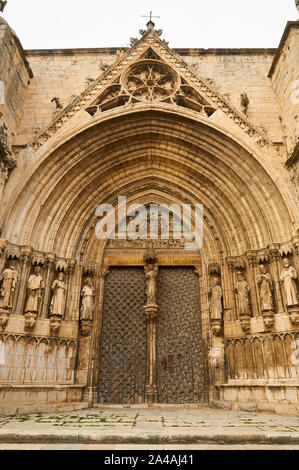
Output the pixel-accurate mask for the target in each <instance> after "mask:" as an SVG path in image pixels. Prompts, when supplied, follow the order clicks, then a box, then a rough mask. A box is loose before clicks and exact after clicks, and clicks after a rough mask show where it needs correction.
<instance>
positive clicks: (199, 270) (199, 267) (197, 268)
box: [194, 266, 202, 277]
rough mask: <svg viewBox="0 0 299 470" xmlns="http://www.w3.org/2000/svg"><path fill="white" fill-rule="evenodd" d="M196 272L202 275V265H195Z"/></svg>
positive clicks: (199, 275)
mask: <svg viewBox="0 0 299 470" xmlns="http://www.w3.org/2000/svg"><path fill="white" fill-rule="evenodd" d="M194 272H195V273H196V274H197V275H198V277H201V276H202V266H194Z"/></svg>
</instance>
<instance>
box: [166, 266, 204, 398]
mask: <svg viewBox="0 0 299 470" xmlns="http://www.w3.org/2000/svg"><path fill="white" fill-rule="evenodd" d="M157 300H158V302H157V303H158V305H159V310H158V315H157V385H158V402H159V403H198V402H204V401H206V386H205V374H204V353H203V341H202V325H201V314H200V298H199V282H198V277H197V275H196V273H195V272H194V268H191V267H190V268H189V267H178V268H176V267H174V268H173V267H169V268H168V267H160V268H159V275H158V293H157Z"/></svg>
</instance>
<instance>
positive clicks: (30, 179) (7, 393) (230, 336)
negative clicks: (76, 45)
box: [0, 19, 299, 414]
mask: <svg viewBox="0 0 299 470" xmlns="http://www.w3.org/2000/svg"><path fill="white" fill-rule="evenodd" d="M298 26H299V22H298V21H295V22H289V23H288V24H287V26H286V29H285V32H284V34H283V38H282V41H281V44H280V46H279V48H278V49H277V50H274V49H273V50H254V49H252V50H251V49H240V50H239V49H236V50H221V49H215V50H201V49H188V50H186V49H176V50H172V49H170V48H169V47H168V46H167V44H166V43H165V41H163V40H161V38H160V33H161V32H160V31H155V28H154V24H153V23H152V22H151V21H150V22H149V23H148V24H147V30H145V31H141V37H140V39H139V40H137V41H134V43H133V45H132V47H131V48H129V49H127V50H121V49H120V50H117V49H113V48H112V49H88V50H86V49H79V50H43V51H33V50H30V51H24V50H23V49H22V46H21V44H20V42H19V40H18V39H17V36H16V35H15V33H13V32H12V30H11V29H10V27H9V25H8V24H7V23H6V22H5V21H4V20H2V19H0V64H2V65H1V69H0V70H1V72H0V74H1V75H0V78H1V80H2V81H3V82H4V84H5V90H6V100H5V104H1V105H0V128H1V133H0V137H1V140H0V172H1V173H0V177H1V178H2V179H1V181H0V228H1V237H2V238H1V239H0V273H1V277H0V289H1V290H0V325H1V330H2V331H1V333H0V346H1V348H2V349H1V348H0V394H1V397H2V403H3V404H5V403H7V406H15V405H16V403H18V404H20V406H21V407H23V408H22V409H24V407H26V406H28V407H30V406H32V405H33V404H35V405H36V403H38V404H40V405H41V406H46V405H47V404H48V405H49V406H54V405H55V404H57V406H60V407H61V406H63V404H65V405H66V406H68V404H69V403H72V404H73V406H76V407H78V406H80V403H81V404H82V406H86V403H89V404H92V403H96V402H103V401H105V397H107V396H109V397H117V396H121V397H122V398H121V400H124V401H125V400H126V399H125V398H124V397H126V396H128V395H126V393H127V392H126V390H129V388H130V387H131V388H130V395H129V396H130V402H131V403H133V402H134V400H137V402H138V403H140V401H142V400H144V401H146V400H147V401H148V402H150V403H151V402H155V401H157V400H159V396H163V397H172V398H169V400H170V402H176V403H182V402H184V401H186V400H187V401H188V400H189V401H194V402H196V401H202V400H204V401H209V402H210V403H211V404H216V405H217V404H221V403H222V405H223V406H231V407H232V408H238V407H241V409H242V407H243V408H244V407H246V406H247V407H249V408H250V407H257V406H258V407H259V408H260V409H267V410H273V411H277V412H284V413H293V414H296V413H297V412H298V409H299V395H298V393H299V354H298V353H297V349H298V348H299V346H298V345H299V297H298V295H299V285H298V274H299V210H298V194H299V192H298V174H297V173H298V171H297V170H298V143H297V142H298V134H299V133H298V111H299V109H298V106H299V105H298V89H299V82H298V80H299V69H298V63H299V62H298V60H297V58H298V54H299V36H298V31H299V29H298ZM123 195H125V196H126V197H127V203H128V204H143V205H145V206H147V207H148V206H149V205H150V204H154V203H155V204H162V203H165V204H168V205H171V204H178V205H181V204H182V203H193V204H199V203H200V204H203V206H204V239H203V247H202V249H201V250H195V251H194V252H192V253H188V254H187V253H186V251H185V250H184V249H183V245H182V243H181V241H180V240H176V239H170V240H163V239H159V240H156V241H155V243H154V247H153V250H154V252H153V251H150V252H149V251H148V250H149V248H148V245H147V241H146V240H135V241H134V240H129V239H124V240H122V239H120V240H110V241H109V242H107V241H105V240H99V239H98V238H97V237H96V230H95V227H96V224H97V222H98V217H96V214H95V211H96V208H97V207H98V206H99V205H100V204H101V203H108V204H111V205H112V206H114V207H116V206H117V201H118V197H119V196H123ZM153 253H154V254H153ZM285 259H287V260H288V261H286V260H285ZM37 267H38V269H37ZM115 267H118V268H117V269H120V268H121V267H123V268H124V269H125V270H129V271H128V272H131V271H130V269H133V270H134V269H136V270H137V269H138V270H139V271H138V273H139V274H138V276H139V277H140V276H141V277H142V276H144V279H143V278H142V282H141V283H140V284H138V285H139V286H143V285H144V286H145V285H146V282H145V281H146V279H147V281H148V283H147V287H146V288H145V287H138V288H140V289H144V292H143V291H142V292H139V293H138V299H139V300H140V299H141V298H143V296H144V297H145V296H146V294H147V299H148V300H147V302H146V301H145V305H144V307H142V308H141V303H140V302H139V301H138V302H139V303H138V305H139V304H140V305H139V307H138V305H137V304H136V303H134V296H133V294H132V292H134V288H135V287H134V285H131V284H129V285H128V287H127V288H126V289H125V291H124V292H122V293H121V294H119V293H118V291H117V289H118V290H119V292H121V288H120V287H118V288H117V289H116V292H115V299H114V297H113V295H114V294H113V286H112V285H111V281H107V279H108V278H107V275H108V274H109V272H110V271H113V269H112V268H115ZM164 267H167V268H168V269H164ZM187 267H188V269H187ZM140 268H142V269H140ZM143 268H145V269H143ZM162 268H163V269H162ZM176 268H177V270H176ZM186 269H187V271H186ZM109 270H110V271H109ZM184 270H185V271H184ZM190 270H191V271H190ZM113 272H115V271H113ZM124 272H125V271H124ZM136 272H137V271H136ZM167 272H171V276H170V277H168V274H167ZM180 272H181V273H189V274H184V276H190V277H188V279H190V282H189V281H184V282H183V281H181V283H180V289H181V290H179V289H178V290H177V291H176V287H175V286H176V279H180V278H179V273H180ZM194 272H195V274H196V276H195V274H194ZM151 273H152V274H153V275H152V276H151ZM161 273H162V274H161ZM181 275H182V274H181ZM176 276H177V278H176ZM112 277H113V276H112ZM112 277H110V278H112ZM133 278H134V275H132V279H133ZM119 279H120V280H121V276H120V277H119ZM134 279H135V278H134ZM182 279H183V278H182ZM184 279H185V278H184ZM186 279H187V277H186ZM119 282H120V281H119V280H118V283H119ZM128 282H130V276H129V275H128V276H127V278H126V283H128ZM134 282H135V281H134ZM159 283H160V284H159ZM105 286H106V287H107V289H106V290H105ZM188 286H189V289H192V292H191V291H190V292H188ZM194 286H196V287H194ZM162 288H163V289H162ZM167 288H169V289H170V290H171V291H172V292H173V296H172V298H171V299H169V301H166V300H165V299H166V298H167V295H166V293H167ZM161 289H162V290H161ZM194 289H198V292H197V293H196V295H195V294H194ZM108 292H109V293H110V294H109V295H110V297H109V299H108V297H107V296H108ZM126 292H128V293H129V292H131V294H130V298H129V299H128V302H127V303H126ZM161 292H163V296H162V297H161V295H162V294H161ZM177 292H180V294H179V297H180V301H179V300H178V301H175V299H176V295H177ZM156 293H157V297H156ZM105 295H106V297H105ZM118 295H119V297H117V296H118ZM128 295H129V294H128ZM120 298H121V299H122V304H121V305H122V308H124V311H123V317H122V321H123V319H126V318H127V316H128V315H129V310H130V309H132V311H133V310H134V309H137V310H138V308H139V309H141V311H142V315H144V324H143V327H142V328H140V331H143V329H144V335H146V338H143V339H142V341H140V344H141V343H142V345H141V346H140V347H141V348H143V347H144V350H142V351H143V352H142V354H144V361H139V362H138V361H136V363H137V362H138V364H139V363H140V364H143V365H142V366H140V367H143V369H142V370H140V371H139V372H138V374H139V375H137V376H138V377H139V376H140V377H142V379H140V380H144V384H145V386H144V384H143V382H142V384H143V385H142V387H141V388H140V383H139V388H138V399H137V398H136V396H137V395H136V394H137V392H136V393H135V395H134V389H132V383H131V382H130V383H129V382H128V381H127V382H126V380H127V379H128V380H129V377H132V375H131V374H132V373H133V372H132V370H133V369H134V367H135V365H134V361H133V362H132V360H131V359H130V358H129V354H131V353H130V350H131V349H134V348H132V347H131V346H132V343H130V347H128V345H127V346H126V338H122V340H121V341H120V342H118V340H117V338H116V339H115V338H114V341H115V344H118V347H120V345H121V348H123V351H124V354H122V352H120V353H119V354H120V355H122V357H127V356H128V358H129V359H128V360H127V363H125V364H124V363H123V362H122V363H121V366H122V370H121V371H120V373H122V374H123V372H124V370H125V372H126V373H125V374H123V378H122V384H123V385H121V386H122V387H124V390H117V391H115V390H114V391H113V390H110V389H109V387H110V385H109V384H110V383H114V382H113V381H110V379H109V380H108V379H107V380H106V381H103V380H102V378H103V374H104V372H105V370H106V369H107V370H110V369H109V367H110V366H109V361H108V359H107V357H108V354H110V353H109V352H106V353H105V351H108V350H109V347H110V339H109V337H107V335H106V333H107V331H106V330H105V331H103V328H106V326H105V325H106V324H107V325H108V324H109V321H108V320H107V318H108V319H109V309H112V308H113V309H114V310H113V315H114V317H113V318H115V319H116V320H115V321H117V318H118V317H117V315H120V314H122V312H118V310H117V308H114V307H115V304H114V300H115V301H116V300H117V301H119V299H120ZM156 298H157V300H156V303H155V302H154V300H153V299H156ZM136 299H137V294H136ZM149 299H151V300H149ZM195 299H197V300H195ZM196 302H198V304H196ZM159 304H160V305H159ZM111 305H112V307H111ZM184 305H186V307H184ZM192 305H193V306H194V305H198V307H194V308H195V310H196V308H197V309H198V312H197V313H196V312H195V311H194V308H193V307H192ZM113 306H114V307H113ZM176 306H177V309H179V311H178V312H175V311H174V310H175V307H176ZM192 308H193V310H192ZM107 309H108V310H107ZM137 310H136V312H135V310H134V312H135V313H136V315H137V317H138V312H139V310H138V311H137ZM111 312H112V310H111ZM172 312H173V313H172ZM190 312H191V313H190ZM135 313H134V314H135ZM140 314H141V313H140ZM159 314H160V315H161V316H160V317H159ZM107 315H108V317H107ZM137 317H136V318H137ZM163 318H164V319H167V321H168V322H170V321H172V320H171V319H173V322H176V323H174V324H173V325H172V327H171V328H170V330H169V331H171V332H172V334H171V335H170V337H169V338H167V341H166V340H165V341H164V343H163V344H164V346H163V348H162V347H161V342H159V341H160V339H159V338H160V337H159V335H162V336H163V334H164V336H165V335H166V336H167V328H166V329H165V324H163V321H162V320H163ZM193 318H197V319H198V320H196V321H198V322H200V327H198V325H197V326H193V329H194V332H195V331H196V335H197V336H196V338H199V339H198V341H197V343H198V350H199V353H198V355H197V356H198V358H197V357H195V358H194V356H196V354H197V353H196V351H197V349H196V348H195V347H194V348H193V349H192V353H191V352H189V349H190V348H189V349H188V341H189V340H188V338H190V336H188V335H190V331H192V321H193V320H192V319H193ZM187 320H188V321H187ZM165 321H166V320H165ZM194 321H195V320H194ZM119 322H120V323H119V324H121V320H119ZM180 322H181V323H180ZM110 323H111V322H110ZM164 323H165V322H164ZM127 325H129V319H128V321H127V322H126V323H125V326H126V327H127ZM161 325H162V326H161ZM163 325H164V326H163ZM180 325H183V326H180ZM184 325H187V326H184ZM125 326H124V327H123V328H119V330H122V331H125ZM162 327H163V328H164V330H163V328H162ZM132 328H133V327H132ZM110 330H112V331H113V326H112V327H111V325H110ZM117 331H118V330H117V329H116V330H115V331H114V332H113V333H115V334H118V333H117ZM138 331H139V330H138ZM136 332H137V330H136ZM136 332H132V331H130V332H128V337H130V338H131V337H132V338H134V335H133V336H130V334H131V333H134V334H135V333H136ZM174 332H175V333H174ZM129 333H130V334H129ZM119 334H120V335H121V331H120V332H119ZM136 334H137V333H136ZM142 334H143V333H140V335H142ZM194 334H195V333H194ZM103 335H104V336H103ZM105 335H106V336H105ZM103 337H104V339H105V347H103V344H102V341H101V340H102V338H103ZM174 337H175V341H177V342H175V341H174ZM139 339H140V338H139ZM172 339H173V341H172ZM191 339H192V338H191ZM131 341H135V340H134V339H132V340H131ZM199 343H200V345H199ZM190 344H192V341H190ZM176 345H181V346H176ZM157 351H158V353H157ZM161 351H162V352H161ZM103 354H107V356H105V357H104V358H103ZM126 354H127V356H126ZM132 354H133V352H132ZM109 357H110V356H109ZM111 357H112V356H111ZM113 360H114V359H113ZM115 364H116V365H115V371H116V370H117V367H118V366H119V364H117V361H116V363H115ZM103 368H104V369H103ZM105 368H106V369H105ZM132 368H133V369H132ZM191 368H193V369H192V370H195V371H196V370H197V369H198V371H200V373H199V372H198V374H197V372H195V373H194V374H193V375H192V377H191V375H190V370H191ZM196 368H197V369H196ZM115 373H116V372H115ZM163 374H164V375H163ZM167 374H168V375H167ZM188 374H189V375H188ZM196 374H197V375H196ZM165 377H169V381H168V382H165V380H164V379H165ZM173 377H175V380H177V381H179V380H180V377H181V380H182V383H183V384H186V387H190V389H188V390H187V389H186V390H184V398H183V397H182V396H180V393H179V392H178V391H176V390H179V387H175V385H167V383H169V384H171V380H172V378H173ZM188 377H189V378H188ZM190 377H191V378H190ZM163 380H164V381H163ZM159 381H160V382H159ZM115 383H119V382H118V381H115ZM159 383H163V393H162V392H161V390H162V388H161V390H160V391H159ZM107 384H108V385H107ZM192 384H193V385H192ZM167 386H169V387H172V388H171V390H170V389H167ZM126 387H127V388H126ZM143 388H144V392H143ZM136 389H137V388H136ZM140 389H142V390H141V391H140ZM132 390H133V391H132ZM199 390H200V394H199ZM128 393H129V392H128ZM143 393H144V394H143ZM196 394H197V395H196ZM181 395H182V394H181ZM199 396H200V398H198V397H199ZM134 397H135V398H134ZM173 397H175V398H173ZM186 397H187V398H186ZM192 397H193V398H192ZM194 397H195V398H194ZM196 397H197V398H196ZM116 400H117V399H116ZM164 400H168V398H164ZM180 400H181V401H180Z"/></svg>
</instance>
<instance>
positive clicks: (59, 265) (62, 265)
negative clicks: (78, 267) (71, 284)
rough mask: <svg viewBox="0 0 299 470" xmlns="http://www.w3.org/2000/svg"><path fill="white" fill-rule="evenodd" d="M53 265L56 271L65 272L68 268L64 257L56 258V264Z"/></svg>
mask: <svg viewBox="0 0 299 470" xmlns="http://www.w3.org/2000/svg"><path fill="white" fill-rule="evenodd" d="M55 267H56V271H58V272H64V273H66V272H67V270H68V268H69V264H68V262H67V261H66V260H64V259H58V260H57V261H56V266H55Z"/></svg>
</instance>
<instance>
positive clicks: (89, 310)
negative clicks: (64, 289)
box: [80, 277, 95, 320]
mask: <svg viewBox="0 0 299 470" xmlns="http://www.w3.org/2000/svg"><path fill="white" fill-rule="evenodd" d="M94 295H95V290H94V287H93V285H92V280H91V278H90V277H88V278H87V279H86V280H85V282H84V286H83V289H82V292H81V296H82V304H81V310H80V320H92V319H93V314H94Z"/></svg>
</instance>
